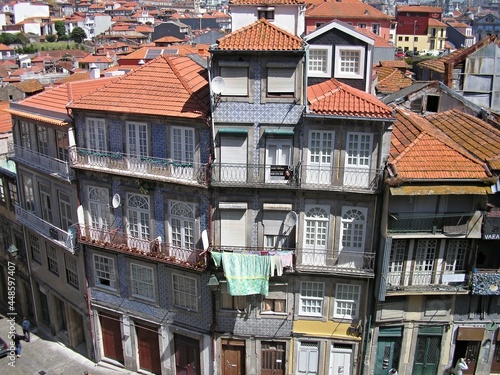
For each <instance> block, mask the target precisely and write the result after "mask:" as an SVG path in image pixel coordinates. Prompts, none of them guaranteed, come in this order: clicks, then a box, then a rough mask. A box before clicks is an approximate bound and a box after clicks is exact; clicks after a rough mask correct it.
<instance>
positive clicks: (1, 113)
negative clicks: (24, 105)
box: [0, 100, 12, 133]
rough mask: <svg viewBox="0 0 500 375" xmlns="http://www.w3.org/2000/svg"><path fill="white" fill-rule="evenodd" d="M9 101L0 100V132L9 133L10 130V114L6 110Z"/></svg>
mask: <svg viewBox="0 0 500 375" xmlns="http://www.w3.org/2000/svg"><path fill="white" fill-rule="evenodd" d="M9 105H10V103H9V101H8V100H6V101H0V133H9V132H11V131H12V116H11V115H10V113H8V112H6V111H5V109H6V108H9Z"/></svg>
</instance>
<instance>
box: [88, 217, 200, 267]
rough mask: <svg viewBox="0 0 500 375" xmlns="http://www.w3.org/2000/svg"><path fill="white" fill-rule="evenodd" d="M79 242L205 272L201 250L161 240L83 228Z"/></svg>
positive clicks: (114, 231) (115, 231)
mask: <svg viewBox="0 0 500 375" xmlns="http://www.w3.org/2000/svg"><path fill="white" fill-rule="evenodd" d="M78 240H79V242H80V243H83V244H87V245H91V246H94V247H100V248H102V249H109V250H113V251H117V252H121V253H126V254H130V255H135V256H140V257H145V258H149V259H151V258H154V259H156V260H157V261H159V262H163V263H168V264H173V265H177V266H180V267H184V268H190V269H196V270H204V269H205V267H206V261H205V256H204V255H201V252H202V251H201V250H199V249H186V248H181V247H177V246H172V245H170V244H169V243H167V242H162V241H161V239H160V238H157V239H155V240H149V239H143V238H138V237H134V236H132V235H130V234H128V233H123V232H119V231H117V230H106V229H96V228H92V227H89V226H82V227H80V235H79V237H78Z"/></svg>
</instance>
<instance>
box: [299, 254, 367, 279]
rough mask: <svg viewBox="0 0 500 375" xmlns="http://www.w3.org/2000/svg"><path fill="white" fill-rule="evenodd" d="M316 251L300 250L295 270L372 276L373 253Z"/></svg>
mask: <svg viewBox="0 0 500 375" xmlns="http://www.w3.org/2000/svg"><path fill="white" fill-rule="evenodd" d="M330 254H332V253H331V252H327V251H324V250H321V251H318V250H313V249H300V250H298V251H297V266H296V267H297V269H303V270H315V269H316V270H319V271H330V272H341V273H342V272H349V273H351V272H354V273H363V274H367V273H368V274H373V272H374V269H375V253H367V252H360V251H347V250H342V251H334V252H333V254H332V255H333V256H330Z"/></svg>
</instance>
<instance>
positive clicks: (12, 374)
mask: <svg viewBox="0 0 500 375" xmlns="http://www.w3.org/2000/svg"><path fill="white" fill-rule="evenodd" d="M19 320H20V319H18V321H17V324H16V330H17V332H18V333H19V334H22V332H23V330H22V328H21V326H20V321H19ZM9 327H10V321H9V319H8V317H7V315H6V314H5V313H0V337H1V338H2V339H3V340H4V341H5V342H7V344H9V343H10V339H9V338H8V332H9ZM12 359H14V361H12ZM85 371H87V372H88V374H89V375H115V374H116V375H121V374H133V373H132V372H130V371H126V370H119V369H116V368H115V367H112V366H109V365H107V364H99V365H96V364H95V363H94V362H92V361H90V360H89V359H87V358H85V357H83V356H82V355H80V354H79V353H77V352H75V351H74V350H72V349H70V348H67V347H66V346H64V345H63V344H61V343H59V342H57V341H54V340H52V339H49V338H48V337H46V336H45V335H44V334H43V333H41V332H38V331H37V329H36V327H35V328H34V329H33V331H32V332H31V340H30V342H23V343H22V354H21V357H20V358H16V357H15V356H14V358H10V357H9V355H7V356H3V357H1V358H0V373H2V374H8V375H56V374H64V375H66V374H68V375H69V374H71V375H83V374H84V373H85Z"/></svg>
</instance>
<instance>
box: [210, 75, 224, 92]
mask: <svg viewBox="0 0 500 375" xmlns="http://www.w3.org/2000/svg"><path fill="white" fill-rule="evenodd" d="M225 87H226V82H224V78H222V77H220V76H217V77H214V78H213V79H212V91H213V93H214V94H216V95H219V94H222V92H223V91H224V88H225Z"/></svg>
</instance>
